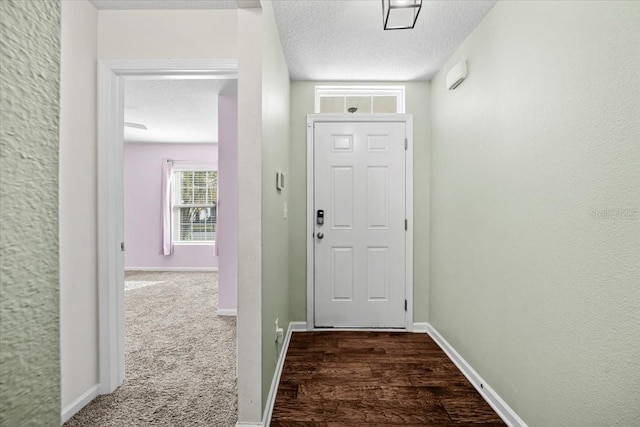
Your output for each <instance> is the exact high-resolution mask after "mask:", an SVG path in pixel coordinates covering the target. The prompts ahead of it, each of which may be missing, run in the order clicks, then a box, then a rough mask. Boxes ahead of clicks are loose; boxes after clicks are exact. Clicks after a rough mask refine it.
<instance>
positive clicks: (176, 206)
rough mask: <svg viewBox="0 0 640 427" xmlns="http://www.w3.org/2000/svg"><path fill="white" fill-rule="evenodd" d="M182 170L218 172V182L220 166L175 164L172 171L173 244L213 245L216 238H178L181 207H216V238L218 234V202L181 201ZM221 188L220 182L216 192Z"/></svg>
mask: <svg viewBox="0 0 640 427" xmlns="http://www.w3.org/2000/svg"><path fill="white" fill-rule="evenodd" d="M182 172H215V173H216V182H217V178H218V168H217V167H216V166H214V165H193V164H185V165H179V166H176V165H174V167H173V170H172V171H171V174H172V177H171V185H172V186H173V188H172V197H171V211H172V214H173V221H172V222H173V223H172V224H171V226H172V227H173V238H172V243H173V245H176V246H180V245H183V246H184V245H189V246H213V245H215V243H216V239H213V240H178V239H179V238H180V209H182V208H191V207H195V208H197V207H215V208H216V222H215V233H216V238H217V236H218V234H217V232H218V215H217V209H218V207H217V204H211V205H209V204H199V203H198V204H196V203H186V204H182V203H179V202H178V201H179V197H180V194H181V193H180V188H181V185H180V184H181V179H180V178H179V175H178V174H180V173H182ZM218 190H219V183H218V185H217V188H216V193H217V191H218Z"/></svg>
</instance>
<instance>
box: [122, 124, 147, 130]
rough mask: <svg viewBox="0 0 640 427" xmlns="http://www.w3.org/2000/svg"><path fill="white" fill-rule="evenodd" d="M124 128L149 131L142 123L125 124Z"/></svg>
mask: <svg viewBox="0 0 640 427" xmlns="http://www.w3.org/2000/svg"><path fill="white" fill-rule="evenodd" d="M124 127H126V128H133V129H142V130H147V127H146V126H145V125H143V124H141V123H131V122H124Z"/></svg>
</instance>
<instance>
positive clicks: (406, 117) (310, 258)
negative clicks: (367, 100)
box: [306, 114, 413, 331]
mask: <svg viewBox="0 0 640 427" xmlns="http://www.w3.org/2000/svg"><path fill="white" fill-rule="evenodd" d="M340 122H343V123H344V122H364V123H367V122H369V123H383V122H395V123H397V122H401V123H405V124H406V127H407V142H408V144H407V150H406V151H405V159H406V168H405V192H406V197H405V212H406V215H407V224H408V227H407V233H406V234H405V236H406V239H405V245H406V246H405V251H406V252H405V253H406V261H405V267H406V271H405V295H406V298H407V311H406V312H405V328H406V330H407V331H412V330H413V116H412V115H411V114H358V115H355V114H309V115H307V218H306V220H307V227H306V232H307V235H306V239H307V325H308V328H309V330H316V328H315V319H314V303H315V301H314V295H315V293H314V291H313V290H314V289H313V286H314V277H315V274H314V262H315V257H314V239H313V237H312V235H313V233H314V231H315V219H314V215H313V214H314V212H315V211H314V206H313V200H314V187H313V181H314V180H313V177H314V173H315V171H314V161H313V153H314V132H313V128H314V125H315V124H316V123H340Z"/></svg>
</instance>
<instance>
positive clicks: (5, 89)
mask: <svg viewBox="0 0 640 427" xmlns="http://www.w3.org/2000/svg"><path fill="white" fill-rule="evenodd" d="M0 19H1V32H0V46H1V49H2V54H1V55H2V56H1V60H2V75H1V76H2V79H1V81H0V94H1V102H0V137H1V139H2V142H1V145H0V146H1V149H0V150H1V151H0V216H1V217H2V222H1V223H0V224H1V225H0V253H1V254H2V259H1V261H0V274H1V277H0V282H1V285H0V371H1V372H2V377H1V380H0V425H3V426H23V425H24V426H31V425H33V426H35V425H59V423H60V349H59V338H58V333H59V317H58V315H59V302H58V111H59V107H58V102H59V75H60V57H59V53H60V5H59V3H58V2H57V1H55V0H47V1H37V2H36V1H14V0H3V1H2V2H0ZM33 226H36V227H33Z"/></svg>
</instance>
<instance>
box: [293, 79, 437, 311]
mask: <svg viewBox="0 0 640 427" xmlns="http://www.w3.org/2000/svg"><path fill="white" fill-rule="evenodd" d="M353 84H358V85H376V84H377V85H381V84H382V85H389V84H394V85H395V84H400V85H404V86H405V87H406V89H405V97H406V102H405V104H406V113H407V114H413V137H414V148H413V169H414V173H413V179H414V190H413V218H414V244H413V246H414V247H413V250H414V252H413V256H414V264H413V265H414V268H413V276H414V277H413V281H414V286H413V298H414V300H413V301H414V303H413V309H414V313H413V318H414V322H426V321H427V319H428V315H429V312H428V309H429V304H428V301H429V146H430V138H431V121H430V116H431V112H430V110H429V102H430V90H431V83H429V82H400V83H362V82H357V83H354V82H292V83H291V158H290V163H291V173H290V174H289V175H290V178H289V177H287V185H288V186H289V191H290V193H289V194H290V195H289V198H290V201H291V202H290V203H289V221H290V229H291V236H290V239H291V240H290V245H289V250H290V254H291V255H290V257H291V258H290V262H289V266H290V269H289V281H290V290H289V300H290V305H291V318H292V319H293V320H299V321H306V320H307V317H306V316H307V284H306V283H307V239H306V234H307V231H306V219H305V218H306V211H307V114H313V113H314V97H315V86H316V85H353Z"/></svg>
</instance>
